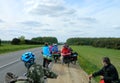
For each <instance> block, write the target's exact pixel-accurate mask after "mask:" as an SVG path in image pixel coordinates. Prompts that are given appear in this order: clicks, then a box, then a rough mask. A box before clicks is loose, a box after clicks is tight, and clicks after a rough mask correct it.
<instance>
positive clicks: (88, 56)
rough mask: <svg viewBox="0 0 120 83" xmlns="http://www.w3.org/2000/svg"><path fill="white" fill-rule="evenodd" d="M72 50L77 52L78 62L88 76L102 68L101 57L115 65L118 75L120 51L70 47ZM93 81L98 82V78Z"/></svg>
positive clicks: (119, 70)
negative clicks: (108, 59)
mask: <svg viewBox="0 0 120 83" xmlns="http://www.w3.org/2000/svg"><path fill="white" fill-rule="evenodd" d="M72 48H73V50H74V51H76V52H78V54H79V57H78V62H79V64H80V66H81V67H82V68H83V69H84V70H85V72H87V73H88V74H91V73H93V72H95V71H98V70H99V69H100V68H102V63H101V60H102V57H104V56H107V57H109V58H110V60H111V62H112V63H113V64H114V65H115V67H116V68H117V70H118V72H119V75H120V65H119V64H120V61H119V60H120V50H114V49H106V48H95V47H91V46H72ZM95 80H96V81H97V82H98V80H99V78H96V79H95Z"/></svg>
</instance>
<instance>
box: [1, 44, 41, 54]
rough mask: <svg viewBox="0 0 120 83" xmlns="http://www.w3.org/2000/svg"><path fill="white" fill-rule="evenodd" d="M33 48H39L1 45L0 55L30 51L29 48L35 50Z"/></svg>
mask: <svg viewBox="0 0 120 83" xmlns="http://www.w3.org/2000/svg"><path fill="white" fill-rule="evenodd" d="M35 47H40V45H10V44H8V45H1V46H0V54H2V53H7V52H11V51H18V50H23V49H30V48H35Z"/></svg>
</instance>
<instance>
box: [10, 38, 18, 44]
mask: <svg viewBox="0 0 120 83" xmlns="http://www.w3.org/2000/svg"><path fill="white" fill-rule="evenodd" d="M11 44H13V45H19V44H20V39H17V38H14V39H13V40H12V42H11Z"/></svg>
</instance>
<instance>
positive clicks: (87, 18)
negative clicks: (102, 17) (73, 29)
mask: <svg viewBox="0 0 120 83" xmlns="http://www.w3.org/2000/svg"><path fill="white" fill-rule="evenodd" d="M78 20H80V21H82V22H85V23H97V20H96V19H95V18H92V17H81V18H78Z"/></svg>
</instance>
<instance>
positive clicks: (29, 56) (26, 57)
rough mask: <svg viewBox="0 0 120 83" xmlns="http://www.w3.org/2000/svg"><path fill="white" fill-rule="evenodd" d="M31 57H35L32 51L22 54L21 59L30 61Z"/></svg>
mask: <svg viewBox="0 0 120 83" xmlns="http://www.w3.org/2000/svg"><path fill="white" fill-rule="evenodd" d="M31 58H34V55H33V53H32V52H26V53H24V54H22V57H21V59H22V60H23V61H25V62H27V61H29V60H30V59H31Z"/></svg>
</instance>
